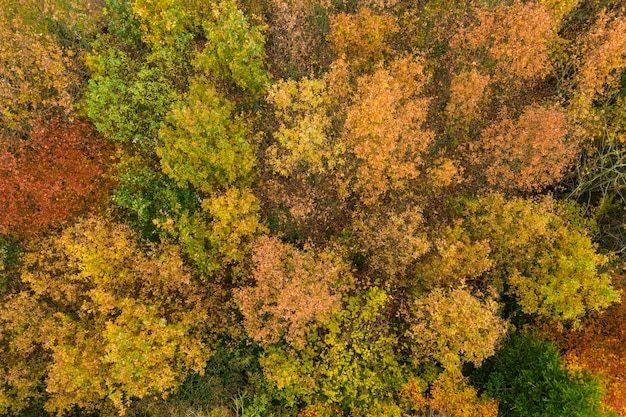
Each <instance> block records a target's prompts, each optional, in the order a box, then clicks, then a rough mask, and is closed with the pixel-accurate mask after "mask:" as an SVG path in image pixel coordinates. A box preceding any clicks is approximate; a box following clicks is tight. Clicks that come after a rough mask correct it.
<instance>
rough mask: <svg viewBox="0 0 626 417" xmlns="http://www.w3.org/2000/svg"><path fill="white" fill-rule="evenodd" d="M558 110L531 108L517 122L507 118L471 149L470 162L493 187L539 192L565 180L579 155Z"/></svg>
mask: <svg viewBox="0 0 626 417" xmlns="http://www.w3.org/2000/svg"><path fill="white" fill-rule="evenodd" d="M568 129H569V127H568V123H567V120H566V117H565V114H564V112H563V110H562V109H561V108H559V107H558V106H552V107H549V108H547V109H545V108H542V107H539V106H536V105H533V106H529V107H527V108H526V109H525V110H524V112H523V113H522V114H521V115H520V116H519V118H518V119H517V120H513V119H511V118H509V117H508V116H506V115H505V116H504V117H503V118H502V120H500V121H499V122H496V123H494V124H492V125H491V126H489V127H488V128H487V129H485V130H484V131H483V132H482V134H481V137H480V139H479V141H477V142H474V143H471V144H470V145H469V150H470V155H471V156H470V160H471V162H472V163H473V164H475V165H476V166H477V167H478V169H479V171H480V174H479V175H484V177H485V179H486V182H487V184H488V186H489V187H493V188H495V189H499V190H519V191H538V190H541V189H543V188H545V187H547V186H548V185H551V184H553V183H555V182H557V181H559V180H560V179H562V178H563V175H564V174H565V169H566V168H567V167H568V166H569V165H570V164H571V163H572V160H573V158H574V157H575V155H576V150H577V148H576V146H575V144H573V143H570V142H569V141H568V140H567V134H568Z"/></svg>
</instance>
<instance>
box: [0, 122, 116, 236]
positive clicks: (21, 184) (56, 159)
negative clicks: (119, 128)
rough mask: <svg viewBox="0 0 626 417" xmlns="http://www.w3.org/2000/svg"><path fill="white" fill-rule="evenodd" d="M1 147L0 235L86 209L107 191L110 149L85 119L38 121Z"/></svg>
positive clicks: (24, 231) (43, 224)
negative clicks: (0, 200) (0, 199)
mask: <svg viewBox="0 0 626 417" xmlns="http://www.w3.org/2000/svg"><path fill="white" fill-rule="evenodd" d="M3 142H4V143H3V147H2V149H0V193H2V195H3V196H4V198H3V200H2V202H1V203H0V207H1V210H0V233H9V232H11V231H14V232H16V233H19V234H31V233H34V232H37V231H38V230H41V229H45V228H47V227H49V226H53V225H56V224H59V223H60V222H62V221H65V220H68V219H69V218H71V216H73V215H76V214H78V213H81V212H85V211H86V210H88V209H89V208H90V207H92V206H93V205H94V204H95V203H97V202H98V201H99V200H100V199H101V198H102V197H103V196H104V195H105V193H106V191H107V184H108V182H107V181H106V178H105V174H106V172H107V171H108V166H109V164H111V163H112V162H113V160H112V158H113V153H112V149H111V147H110V146H108V145H107V144H106V143H105V142H104V141H103V140H102V138H101V137H100V136H98V135H97V134H96V132H95V130H94V128H93V127H92V126H91V125H90V124H89V123H87V122H85V121H82V120H75V121H73V122H68V121H63V119H62V118H55V119H51V120H49V121H47V122H44V121H42V120H38V121H36V122H35V125H34V127H33V129H32V130H31V131H30V134H29V136H28V137H27V138H18V137H14V138H5V140H4V141H3Z"/></svg>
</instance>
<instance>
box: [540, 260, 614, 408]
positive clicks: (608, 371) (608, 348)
mask: <svg viewBox="0 0 626 417" xmlns="http://www.w3.org/2000/svg"><path fill="white" fill-rule="evenodd" d="M613 280H614V283H615V286H616V287H617V288H618V289H621V290H622V291H623V290H624V289H626V277H625V276H624V275H623V271H622V272H621V274H620V273H616V274H615V275H614V277H613ZM544 331H546V333H547V334H548V335H549V336H548V337H550V336H552V337H554V334H553V333H552V332H551V330H550V329H544ZM625 341H626V303H624V301H622V302H621V303H618V304H614V305H612V306H611V307H609V308H608V309H607V311H606V312H605V313H603V314H602V315H599V316H595V317H592V318H590V319H588V320H587V321H586V323H585V326H584V328H583V329H582V330H580V331H577V332H573V333H571V334H558V335H557V342H558V343H559V344H561V345H562V346H563V347H564V348H565V349H566V350H567V353H566V355H565V359H566V363H567V366H568V368H570V369H571V370H574V371H579V370H587V371H591V372H592V373H593V374H594V375H596V376H598V377H599V378H600V380H601V381H602V382H603V383H604V384H605V387H606V396H605V398H604V399H603V401H602V402H603V404H604V405H606V406H607V407H610V408H612V409H613V410H614V411H615V412H617V413H618V414H619V415H620V416H624V415H626V343H625Z"/></svg>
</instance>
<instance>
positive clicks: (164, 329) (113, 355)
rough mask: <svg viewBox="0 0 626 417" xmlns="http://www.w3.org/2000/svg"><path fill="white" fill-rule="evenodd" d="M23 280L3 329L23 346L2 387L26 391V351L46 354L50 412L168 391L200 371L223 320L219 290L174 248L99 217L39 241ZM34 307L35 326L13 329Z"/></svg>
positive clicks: (8, 360) (120, 404)
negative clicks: (145, 242)
mask: <svg viewBox="0 0 626 417" xmlns="http://www.w3.org/2000/svg"><path fill="white" fill-rule="evenodd" d="M22 280H23V282H24V283H25V284H26V285H27V291H26V292H24V293H22V294H19V295H17V296H15V297H14V298H13V299H12V300H9V303H8V304H6V306H7V307H8V306H9V305H13V306H18V307H20V308H21V309H22V310H23V311H22V313H21V314H16V315H9V316H7V317H4V318H3V324H4V326H3V332H5V333H4V334H5V335H6V334H7V332H9V333H8V334H11V332H12V337H13V343H15V342H17V341H20V340H23V346H24V349H21V350H13V351H12V353H11V354H9V355H8V356H3V369H8V370H9V375H15V376H16V378H17V379H10V378H9V379H8V382H9V384H8V385H6V386H5V387H4V395H5V396H6V395H8V398H11V397H12V395H11V394H10V393H11V392H12V390H14V389H18V391H17V392H18V393H19V392H20V391H19V390H20V389H21V388H20V384H23V382H21V381H22V380H20V379H19V378H18V376H19V375H23V374H24V372H27V370H25V369H24V368H23V367H24V366H27V364H28V363H29V362H24V359H19V358H20V355H21V357H22V358H28V355H35V354H36V355H39V356H40V355H44V358H46V367H45V384H46V391H47V393H48V395H49V399H48V400H47V402H46V409H48V410H49V411H53V412H64V411H67V410H69V409H71V408H72V407H73V406H75V405H76V406H79V407H85V408H88V409H93V408H96V407H99V404H100V403H101V401H103V400H108V401H110V402H111V403H112V404H114V405H115V407H117V408H118V409H120V410H123V409H124V408H125V407H126V406H127V405H128V403H129V401H130V400H131V399H132V398H141V397H144V396H150V395H167V393H168V392H170V391H171V390H174V389H176V388H177V387H178V385H179V384H180V383H181V381H182V379H183V378H184V377H185V375H186V373H187V372H188V371H189V370H190V369H193V370H195V371H198V372H202V370H203V369H204V364H205V362H206V360H207V359H208V358H209V357H210V355H211V342H210V337H209V335H210V333H211V326H212V324H211V323H218V322H219V321H220V320H223V318H220V316H221V314H222V313H220V311H223V310H222V309H220V308H219V307H218V306H219V305H220V302H218V301H217V300H219V299H220V297H221V296H220V292H219V291H216V290H217V289H216V288H212V289H209V288H207V286H206V284H203V285H198V284H197V282H196V281H195V280H194V278H193V277H192V276H191V274H190V272H189V270H188V269H187V268H186V267H185V266H184V265H183V263H182V261H181V258H180V256H179V255H178V250H177V249H176V248H175V247H173V246H172V245H170V244H167V243H162V244H160V245H155V246H151V247H148V248H145V249H144V248H142V247H140V245H139V244H138V243H137V242H136V241H135V240H134V236H133V235H132V234H131V232H130V231H129V230H128V228H127V227H125V226H122V225H119V224H115V223H111V222H109V221H107V220H104V219H101V218H96V217H92V218H87V219H85V220H83V221H81V222H79V223H78V224H77V225H75V226H73V227H71V228H68V229H66V230H64V231H63V233H62V234H61V235H59V236H52V237H51V238H49V239H46V240H44V241H41V242H39V245H38V247H37V248H32V249H31V252H30V253H28V254H27V255H26V258H25V265H24V272H23V274H22ZM214 303H217V304H214ZM209 311H210V312H209ZM16 312H17V310H16ZM33 314H34V315H38V318H37V319H36V320H35V321H33V322H32V323H31V324H30V325H29V326H26V327H16V326H18V323H19V322H18V321H16V320H19V319H20V317H22V315H25V316H23V317H31V316H32V315H33ZM10 346H12V347H13V348H15V347H17V345H13V344H11V345H10ZM29 346H30V347H29ZM13 384H15V385H13ZM5 398H7V397H5ZM14 398H16V399H19V398H20V397H19V396H18V397H14ZM8 405H10V406H12V407H18V408H19V403H17V402H16V403H10V404H8ZM18 408H16V409H18Z"/></svg>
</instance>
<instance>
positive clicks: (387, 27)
mask: <svg viewBox="0 0 626 417" xmlns="http://www.w3.org/2000/svg"><path fill="white" fill-rule="evenodd" d="M397 31H398V27H397V25H396V19H395V18H394V17H393V16H391V15H378V14H373V13H372V12H371V10H369V9H366V8H362V9H360V10H359V12H358V13H357V14H346V13H339V14H337V15H334V16H333V17H332V18H331V31H330V39H331V40H332V42H333V46H334V48H335V51H336V52H337V55H338V56H343V57H345V58H346V59H348V61H350V62H352V63H353V64H354V65H355V66H356V67H363V68H371V67H372V66H373V65H374V64H375V63H377V62H379V61H382V60H383V58H384V57H385V55H386V54H389V53H390V52H391V48H390V47H389V45H388V44H387V42H386V41H387V38H388V37H389V36H390V35H392V34H393V33H395V32H397Z"/></svg>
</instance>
